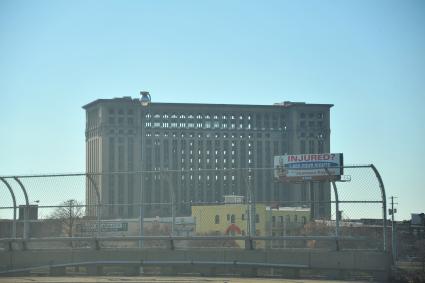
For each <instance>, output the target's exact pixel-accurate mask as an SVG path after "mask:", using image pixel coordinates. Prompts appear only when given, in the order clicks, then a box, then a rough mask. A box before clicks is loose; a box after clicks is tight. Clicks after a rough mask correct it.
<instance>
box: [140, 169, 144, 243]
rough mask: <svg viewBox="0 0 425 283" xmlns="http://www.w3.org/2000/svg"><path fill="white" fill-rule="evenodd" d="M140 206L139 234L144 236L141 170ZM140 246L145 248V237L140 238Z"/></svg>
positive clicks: (141, 178)
mask: <svg viewBox="0 0 425 283" xmlns="http://www.w3.org/2000/svg"><path fill="white" fill-rule="evenodd" d="M139 199H140V206H139V212H140V213H139V214H140V223H139V225H140V228H139V236H140V237H143V232H144V231H143V222H144V207H143V201H144V198H143V173H142V172H140V198H139ZM139 248H143V238H140V241H139Z"/></svg>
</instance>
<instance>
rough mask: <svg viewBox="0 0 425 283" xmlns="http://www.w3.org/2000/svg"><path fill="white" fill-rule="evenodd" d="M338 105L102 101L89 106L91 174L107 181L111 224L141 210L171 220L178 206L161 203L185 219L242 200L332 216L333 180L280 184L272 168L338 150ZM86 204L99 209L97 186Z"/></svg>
mask: <svg viewBox="0 0 425 283" xmlns="http://www.w3.org/2000/svg"><path fill="white" fill-rule="evenodd" d="M332 106H333V105H332V104H308V103H304V102H290V101H285V102H283V103H275V104H273V105H232V104H197V103H193V104H192V103H190V104H189V103H156V102H151V103H149V104H148V105H142V104H141V102H140V100H139V99H134V98H131V97H122V98H113V99H98V100H95V101H93V102H91V103H89V104H87V105H85V106H83V108H84V109H85V111H86V132H85V133H86V169H87V172H88V173H93V172H94V173H100V174H99V175H95V176H94V178H95V179H96V183H97V186H98V189H99V192H100V198H101V203H102V217H104V218H132V217H139V216H140V206H139V204H140V203H144V206H145V212H144V213H145V216H146V217H152V216H156V215H160V214H164V215H160V216H166V215H170V208H168V212H167V209H166V207H169V206H165V205H162V204H169V203H170V202H171V201H173V203H174V204H175V208H174V209H175V210H174V211H175V212H176V215H177V216H186V215H190V210H191V208H190V206H191V204H194V203H197V204H199V203H206V204H207V203H221V202H223V196H225V195H232V194H234V195H242V196H245V197H246V199H253V200H255V201H256V202H258V203H266V204H268V205H279V206H298V207H302V206H308V207H310V205H309V204H308V202H309V201H315V204H314V205H313V206H312V207H311V216H312V217H313V218H316V219H317V218H325V219H327V218H330V215H331V208H330V207H331V206H330V203H327V202H329V201H330V200H331V196H330V184H329V182H314V183H312V182H304V183H282V182H277V181H276V180H274V178H273V175H274V174H273V173H274V172H273V169H272V168H273V157H274V156H275V155H284V154H302V153H324V152H330V123H329V121H330V119H329V115H330V108H331V107H332ZM248 168H249V169H250V170H248ZM140 172H143V173H142V174H141V173H140ZM141 182H142V184H141ZM141 192H142V193H141ZM141 194H142V195H141ZM86 201H87V204H96V195H95V191H94V188H93V185H92V184H91V183H87V188H86ZM95 213H96V212H95V211H94V209H91V211H90V210H89V211H88V214H89V215H90V214H92V215H94V214H95Z"/></svg>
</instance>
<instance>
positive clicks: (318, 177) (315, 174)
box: [274, 153, 344, 182]
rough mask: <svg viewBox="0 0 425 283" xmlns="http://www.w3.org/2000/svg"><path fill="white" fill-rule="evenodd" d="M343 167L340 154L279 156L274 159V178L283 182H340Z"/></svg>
mask: <svg viewBox="0 0 425 283" xmlns="http://www.w3.org/2000/svg"><path fill="white" fill-rule="evenodd" d="M343 165H344V164H343V155H342V153H314V154H313V153H311V154H297V155H280V156H275V157H274V168H275V170H274V174H275V175H274V176H275V178H278V179H279V180H282V181H285V182H296V181H322V180H329V177H330V176H332V177H333V179H334V180H340V179H341V175H342V174H343V168H342V166H343ZM326 169H327V171H328V172H326Z"/></svg>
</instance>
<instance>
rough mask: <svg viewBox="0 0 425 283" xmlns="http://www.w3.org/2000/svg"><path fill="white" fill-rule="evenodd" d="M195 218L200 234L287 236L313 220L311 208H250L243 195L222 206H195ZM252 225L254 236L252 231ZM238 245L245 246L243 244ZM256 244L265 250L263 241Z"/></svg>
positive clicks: (231, 198)
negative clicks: (293, 228)
mask: <svg viewBox="0 0 425 283" xmlns="http://www.w3.org/2000/svg"><path fill="white" fill-rule="evenodd" d="M254 210H255V216H254ZM251 215H252V216H253V217H252V221H250V219H251ZM192 217H194V219H195V233H196V234H197V235H235V236H245V235H252V236H253V235H255V236H284V235H285V230H286V229H288V228H289V227H294V226H298V227H299V226H303V225H304V224H305V223H307V222H309V221H310V209H309V208H301V207H277V208H270V207H269V206H266V205H264V204H256V205H253V206H250V205H248V204H246V203H243V197H242V196H225V201H224V203H223V204H218V205H194V206H192ZM254 219H255V224H254V223H253V222H254ZM250 223H252V224H251V225H250ZM253 225H255V233H254V232H251V231H250V230H251V228H250V226H253ZM236 242H237V244H238V245H239V246H240V247H243V245H244V243H243V241H236ZM256 245H257V247H259V248H261V247H264V241H257V243H256Z"/></svg>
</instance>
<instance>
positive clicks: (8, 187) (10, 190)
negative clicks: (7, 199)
mask: <svg viewBox="0 0 425 283" xmlns="http://www.w3.org/2000/svg"><path fill="white" fill-rule="evenodd" d="M0 180H1V181H2V182H3V183H4V184H5V185H6V187H7V189H8V190H9V192H10V195H11V196H12V201H13V222H12V238H16V198H15V194H14V193H13V190H12V187H11V186H10V184H9V183H8V182H7V181H6V180H5V179H4V178H2V177H0Z"/></svg>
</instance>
